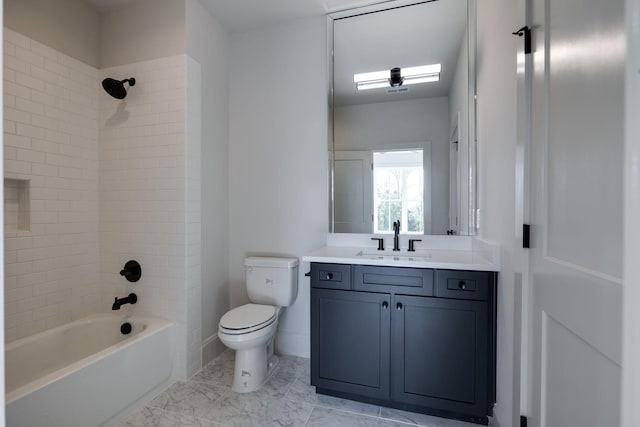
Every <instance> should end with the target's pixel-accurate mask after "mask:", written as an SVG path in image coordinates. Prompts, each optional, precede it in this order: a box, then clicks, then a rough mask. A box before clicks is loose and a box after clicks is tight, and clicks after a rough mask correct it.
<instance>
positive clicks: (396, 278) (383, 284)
mask: <svg viewBox="0 0 640 427" xmlns="http://www.w3.org/2000/svg"><path fill="white" fill-rule="evenodd" d="M353 289H355V290H359V291H369V292H388V293H398V294H411V295H425V296H432V295H433V270H430V269H426V268H403V267H371V266H365V265H355V266H354V267H353Z"/></svg>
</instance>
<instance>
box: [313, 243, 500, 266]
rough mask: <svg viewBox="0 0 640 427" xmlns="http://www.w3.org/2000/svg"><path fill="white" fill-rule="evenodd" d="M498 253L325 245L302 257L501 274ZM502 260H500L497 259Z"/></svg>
mask: <svg viewBox="0 0 640 427" xmlns="http://www.w3.org/2000/svg"><path fill="white" fill-rule="evenodd" d="M492 253H495V251H486V250H485V251H474V250H440V249H427V250H416V251H415V252H407V251H406V250H401V251H398V252H393V251H391V250H385V251H377V250H376V248H371V247H349V246H325V247H323V248H320V249H317V250H315V251H313V252H310V253H308V254H306V255H304V256H303V257H302V260H303V261H307V262H325V263H334V264H360V265H384V266H393V267H416V268H439V269H448V270H479V271H499V270H500V261H499V256H498V257H496V256H492ZM496 258H498V259H496Z"/></svg>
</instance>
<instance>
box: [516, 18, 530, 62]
mask: <svg viewBox="0 0 640 427" xmlns="http://www.w3.org/2000/svg"><path fill="white" fill-rule="evenodd" d="M511 34H513V35H514V36H518V37H522V36H524V53H525V55H526V54H528V53H531V28H529V27H528V26H526V25H525V26H524V27H522V28H520V29H519V30H517V31H514V32H513V33H511Z"/></svg>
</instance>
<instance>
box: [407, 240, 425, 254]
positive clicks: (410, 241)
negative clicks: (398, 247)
mask: <svg viewBox="0 0 640 427" xmlns="http://www.w3.org/2000/svg"><path fill="white" fill-rule="evenodd" d="M415 242H422V239H409V249H407V252H415V251H416V249H415V248H414V243H415Z"/></svg>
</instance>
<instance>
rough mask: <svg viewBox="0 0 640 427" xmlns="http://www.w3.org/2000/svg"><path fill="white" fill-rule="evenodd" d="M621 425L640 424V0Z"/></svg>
mask: <svg viewBox="0 0 640 427" xmlns="http://www.w3.org/2000/svg"><path fill="white" fill-rule="evenodd" d="M625 20H626V22H625V27H626V41H627V52H626V58H627V63H626V66H625V68H626V69H625V147H624V187H625V188H624V249H623V257H624V260H623V265H624V271H623V302H622V304H623V319H622V324H623V330H622V346H623V354H622V367H623V372H624V375H623V376H622V393H621V399H622V402H621V417H620V419H621V425H622V426H623V427H633V426H637V425H640V413H639V412H638V410H637V402H638V401H639V400H640V311H639V310H638V307H640V270H639V269H638V268H637V263H638V260H639V259H640V222H638V220H637V218H640V122H639V121H638V120H637V118H638V115H640V74H639V73H638V70H640V0H626V2H625Z"/></svg>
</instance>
